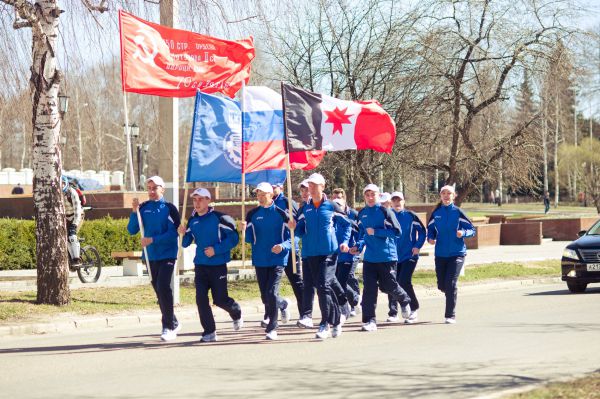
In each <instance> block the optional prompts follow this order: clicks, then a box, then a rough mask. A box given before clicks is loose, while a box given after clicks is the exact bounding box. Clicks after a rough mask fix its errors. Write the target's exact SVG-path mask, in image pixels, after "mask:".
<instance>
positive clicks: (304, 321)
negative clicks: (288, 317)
mask: <svg viewBox="0 0 600 399" xmlns="http://www.w3.org/2000/svg"><path fill="white" fill-rule="evenodd" d="M296 325H297V326H298V327H300V328H313V327H314V326H315V325H314V324H313V321H312V319H311V318H308V317H306V316H304V317H303V318H301V319H300V320H298V321H297V322H296Z"/></svg>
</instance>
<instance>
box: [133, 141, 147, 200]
mask: <svg viewBox="0 0 600 399" xmlns="http://www.w3.org/2000/svg"><path fill="white" fill-rule="evenodd" d="M136 148H137V164H138V176H137V178H138V185H139V187H140V190H142V191H143V190H144V187H145V183H146V169H147V167H148V163H147V162H148V149H149V148H150V146H149V145H148V144H138V145H137V146H136Z"/></svg>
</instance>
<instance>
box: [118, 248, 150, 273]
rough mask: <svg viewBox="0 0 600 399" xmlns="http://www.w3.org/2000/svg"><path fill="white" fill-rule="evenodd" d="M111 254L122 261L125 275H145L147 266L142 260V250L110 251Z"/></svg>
mask: <svg viewBox="0 0 600 399" xmlns="http://www.w3.org/2000/svg"><path fill="white" fill-rule="evenodd" d="M110 256H111V257H112V258H113V259H115V260H118V261H122V264H123V276H137V277H141V276H143V275H144V272H145V270H146V266H145V265H144V264H143V263H142V261H141V257H142V251H114V252H111V253H110Z"/></svg>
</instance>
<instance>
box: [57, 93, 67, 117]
mask: <svg viewBox="0 0 600 399" xmlns="http://www.w3.org/2000/svg"><path fill="white" fill-rule="evenodd" d="M68 110H69V96H67V95H65V94H64V93H62V92H61V93H58V113H59V114H60V117H61V118H64V116H65V114H66V113H67V111H68Z"/></svg>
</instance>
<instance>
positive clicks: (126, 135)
mask: <svg viewBox="0 0 600 399" xmlns="http://www.w3.org/2000/svg"><path fill="white" fill-rule="evenodd" d="M123 110H124V112H123V113H124V114H125V137H126V141H127V159H128V160H129V170H130V172H131V182H132V184H133V191H134V192H137V189H136V184H135V179H134V176H133V159H132V156H131V136H130V133H131V130H130V128H129V113H128V110H127V92H126V91H125V90H123ZM135 214H136V215H137V220H138V225H139V227H140V235H141V237H142V238H143V237H145V234H144V222H143V221H142V215H141V214H140V207H139V200H138V209H137V210H136V212H135ZM143 251H144V257H145V258H146V262H145V264H146V272H147V273H148V278H149V279H150V283H152V272H151V271H150V259H149V258H148V249H147V248H146V247H144V248H143Z"/></svg>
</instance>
